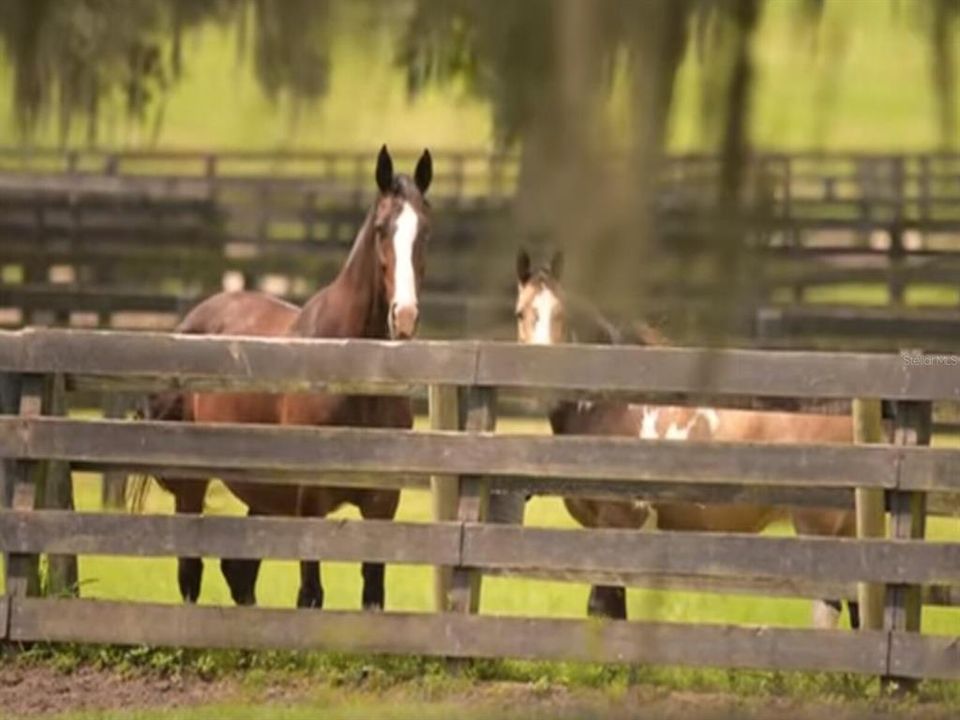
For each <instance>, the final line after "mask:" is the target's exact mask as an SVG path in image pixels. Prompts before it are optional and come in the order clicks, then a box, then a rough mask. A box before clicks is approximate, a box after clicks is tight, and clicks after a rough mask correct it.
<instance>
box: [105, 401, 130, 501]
mask: <svg viewBox="0 0 960 720" xmlns="http://www.w3.org/2000/svg"><path fill="white" fill-rule="evenodd" d="M102 405H103V417H104V418H106V419H108V420H113V419H118V418H123V417H124V416H125V415H126V412H125V411H126V407H127V401H126V399H125V398H124V397H123V396H122V395H120V394H119V393H107V394H105V395H104V396H103V399H102ZM126 489H127V473H126V472H125V471H123V470H105V471H104V473H103V484H102V485H101V487H100V504H101V505H102V506H103V509H104V510H123V509H124V507H125V504H126Z"/></svg>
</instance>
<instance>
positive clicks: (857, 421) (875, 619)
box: [853, 399, 887, 630]
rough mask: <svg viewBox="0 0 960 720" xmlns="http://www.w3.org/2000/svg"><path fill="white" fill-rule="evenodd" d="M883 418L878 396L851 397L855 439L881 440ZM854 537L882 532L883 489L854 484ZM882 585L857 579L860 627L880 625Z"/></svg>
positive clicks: (882, 438)
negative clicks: (855, 486) (855, 525)
mask: <svg viewBox="0 0 960 720" xmlns="http://www.w3.org/2000/svg"><path fill="white" fill-rule="evenodd" d="M884 435H885V433H884V431H883V420H882V417H881V412H880V401H879V400H867V399H855V400H854V401H853V440H854V442H855V443H857V444H858V445H859V444H867V443H881V442H884V440H885V437H884ZM854 494H855V498H856V512H857V538H858V539H859V538H882V537H884V536H885V535H886V529H887V528H886V524H887V522H886V521H887V516H886V511H885V509H884V505H883V491H882V490H876V489H870V488H856V490H855V491H854ZM883 597H884V587H883V585H878V584H870V583H858V584H857V600H858V601H859V603H860V627H861V628H863V629H864V630H881V629H882V628H883Z"/></svg>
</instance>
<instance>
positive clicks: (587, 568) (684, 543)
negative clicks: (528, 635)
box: [463, 524, 960, 584]
mask: <svg viewBox="0 0 960 720" xmlns="http://www.w3.org/2000/svg"><path fill="white" fill-rule="evenodd" d="M463 563H464V564H465V565H475V566H479V567H499V568H512V569H517V570H520V569H541V570H557V571H567V572H572V571H578V570H579V571H584V572H613V573H618V572H633V573H669V574H679V575H716V576H729V577H745V578H764V577H766V578H785V579H789V578H801V579H806V580H815V581H821V582H837V583H847V582H851V581H854V580H865V581H877V582H903V583H915V584H920V583H926V584H939V583H943V584H949V583H953V582H957V583H960V543H933V542H909V541H899V542H897V541H884V540H854V539H848V538H823V537H802V538H795V537H758V536H756V535H736V534H725V533H692V532H657V533H642V532H636V531H631V530H607V529H604V530H598V529H592V530H589V531H586V530H548V529H540V528H536V529H534V528H519V527H515V526H503V525H483V524H478V525H467V526H466V527H465V528H464V535H463Z"/></svg>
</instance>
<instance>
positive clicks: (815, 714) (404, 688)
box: [0, 660, 958, 720]
mask: <svg viewBox="0 0 960 720" xmlns="http://www.w3.org/2000/svg"><path fill="white" fill-rule="evenodd" d="M0 663H2V660H0ZM234 703H236V704H237V705H242V706H244V707H249V706H251V705H259V704H263V705H264V706H266V707H267V708H269V706H271V705H273V706H278V705H284V706H287V707H290V706H296V705H299V704H305V705H308V706H311V707H314V708H316V710H317V712H320V713H321V714H320V715H314V714H310V717H317V718H318V719H322V717H323V715H324V714H326V713H325V712H323V711H322V710H321V708H323V709H324V710H328V711H331V712H332V714H333V715H335V716H336V715H337V713H336V712H335V711H336V709H337V708H338V707H339V708H344V707H347V706H350V707H353V708H356V707H357V706H358V705H359V706H361V707H366V706H367V705H369V708H370V713H369V715H370V717H373V718H375V717H376V716H377V713H378V709H379V711H380V712H388V713H389V717H390V718H406V717H409V718H411V719H412V718H418V717H420V713H422V712H423V710H424V708H431V707H434V708H435V709H437V710H442V708H443V707H450V708H455V709H457V710H460V709H462V710H463V714H462V715H461V713H460V712H457V715H458V716H461V717H464V718H469V719H470V720H480V719H481V718H483V719H486V718H488V717H489V718H498V719H500V718H518V719H519V718H526V717H540V718H562V719H567V720H574V718H576V720H581V719H584V718H587V719H588V718H612V719H613V720H627V719H628V718H649V717H656V718H664V720H699V719H701V718H703V719H710V720H712V719H713V718H718V719H719V718H733V717H736V718H752V719H754V720H761V719H764V720H765V719H767V718H771V719H774V720H794V719H796V720H822V719H823V718H825V717H829V718H830V720H865V719H869V720H888V719H890V720H892V719H893V718H897V719H900V718H909V719H913V720H921V718H922V720H940V719H942V720H947V718H956V717H957V715H958V710H957V708H956V707H953V708H947V707H943V706H931V705H926V704H922V703H916V702H914V703H912V704H909V705H904V706H899V707H889V706H888V707H883V706H877V705H873V706H871V705H869V704H866V703H856V702H850V701H822V700H817V701H807V700H803V699H797V698H778V697H751V698H738V697H735V696H733V695H725V694H719V693H694V692H684V691H676V690H666V689H660V688H655V687H649V686H641V687H635V688H631V689H629V690H625V691H619V692H618V691H615V690H609V691H604V690H597V689H584V688H567V687H564V686H557V685H553V686H542V685H540V684H530V683H508V682H485V683H473V684H469V683H466V682H465V681H456V680H452V681H448V682H444V683H441V684H439V685H434V684H430V683H399V684H394V685H391V686H390V687H388V688H387V689H379V690H378V689H376V688H371V687H368V686H364V684H363V683H361V684H359V685H355V686H352V687H346V686H341V687H337V688H332V687H330V686H328V685H325V684H324V682H323V679H322V678H307V677H306V676H303V675H286V674H277V675H272V674H269V675H266V676H259V677H258V678H257V680H256V682H255V683H250V682H248V681H245V680H244V678H242V677H235V678H225V679H219V680H213V681H208V680H203V679H201V678H199V677H196V676H184V677H163V676H160V675H158V674H151V673H144V672H137V673H133V674H122V673H120V672H117V671H114V670H100V669H96V668H93V667H81V668H78V669H75V670H73V671H71V672H63V671H60V670H57V669H55V668H52V667H49V666H44V665H31V666H25V665H19V664H8V665H3V664H0V718H4V720H6V718H32V719H33V720H39V718H43V717H49V716H51V715H59V714H61V713H67V712H80V711H110V710H135V709H150V708H156V709H161V708H162V709H170V708H177V707H187V706H193V707H202V706H204V705H209V704H228V705H229V704H234ZM408 706H409V709H410V713H409V715H407V714H405V713H404V709H405V708H407V707H408ZM441 714H443V713H442V712H441ZM438 716H439V715H438Z"/></svg>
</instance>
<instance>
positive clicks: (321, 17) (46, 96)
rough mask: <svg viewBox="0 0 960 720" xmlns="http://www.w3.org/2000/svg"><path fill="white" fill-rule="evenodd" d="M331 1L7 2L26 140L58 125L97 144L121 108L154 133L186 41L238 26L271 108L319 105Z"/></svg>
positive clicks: (1, 37) (3, 38) (9, 46)
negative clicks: (202, 29) (286, 103)
mask: <svg viewBox="0 0 960 720" xmlns="http://www.w3.org/2000/svg"><path fill="white" fill-rule="evenodd" d="M330 6H331V2H330V0H0V50H2V51H3V54H4V55H5V57H6V58H7V59H8V61H9V62H10V64H11V66H12V70H13V78H14V79H13V85H12V93H13V102H12V106H13V108H14V111H15V113H16V117H17V123H18V126H19V128H20V130H21V132H22V134H23V135H24V136H25V137H29V136H30V134H31V133H32V132H33V131H35V130H36V129H37V128H38V126H39V125H40V124H41V123H43V122H44V121H45V120H47V119H48V118H50V117H52V118H53V119H54V120H55V121H56V123H57V128H58V131H59V134H60V136H61V139H62V140H63V141H65V140H66V139H67V138H68V137H69V136H70V133H71V131H72V129H73V127H74V123H75V122H83V123H84V124H85V136H86V138H87V141H88V142H90V143H93V142H95V141H96V137H97V130H98V127H99V126H100V122H101V119H102V112H101V110H102V109H103V108H104V107H106V106H107V105H108V104H110V103H114V102H122V103H123V106H124V109H125V111H126V115H127V117H128V118H129V119H130V120H132V121H133V122H134V123H135V124H136V125H138V126H152V127H153V128H154V129H156V128H157V127H158V125H159V123H160V122H161V120H162V115H163V101H164V99H165V97H166V95H167V93H168V91H169V90H170V88H171V87H172V85H173V84H174V83H175V82H176V80H177V79H178V78H179V76H180V74H181V72H182V69H183V67H184V62H185V60H184V53H183V47H182V38H183V36H184V33H185V32H187V31H188V30H190V29H191V28H194V27H197V26H199V25H201V24H203V23H209V22H216V23H220V24H227V23H234V24H235V25H236V26H237V28H238V30H239V32H240V34H241V38H242V39H243V40H244V41H245V42H244V43H242V44H241V50H242V53H243V54H242V57H246V53H247V52H248V51H249V52H250V53H251V54H252V59H253V66H254V70H255V74H256V78H257V80H258V82H259V84H260V86H261V88H262V89H263V91H264V93H265V94H266V95H267V96H268V97H269V98H271V99H272V100H279V99H281V98H289V99H291V100H293V101H294V102H295V103H296V102H299V101H301V100H306V101H312V100H316V99H318V98H320V97H322V96H323V95H324V94H325V93H326V91H327V87H328V82H329V72H330V58H329V35H328V33H329V26H330V15H331V13H330Z"/></svg>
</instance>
